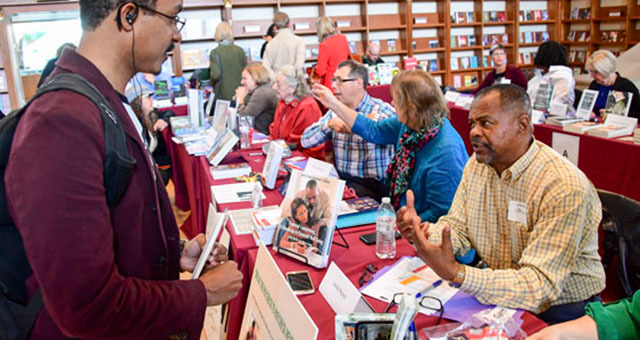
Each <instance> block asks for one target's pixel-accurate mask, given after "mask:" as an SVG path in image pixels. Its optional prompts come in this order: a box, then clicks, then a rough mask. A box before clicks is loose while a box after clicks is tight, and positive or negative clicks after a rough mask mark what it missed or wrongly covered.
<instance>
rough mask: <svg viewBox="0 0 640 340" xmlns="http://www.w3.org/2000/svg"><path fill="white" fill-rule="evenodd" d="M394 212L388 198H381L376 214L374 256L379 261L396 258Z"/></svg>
mask: <svg viewBox="0 0 640 340" xmlns="http://www.w3.org/2000/svg"><path fill="white" fill-rule="evenodd" d="M395 231H396V212H395V210H394V209H393V206H392V205H391V200H390V199H389V197H383V198H382V204H381V205H380V207H379V208H378V212H377V213H376V255H377V256H378V257H379V258H381V259H392V258H394V257H396V238H395Z"/></svg>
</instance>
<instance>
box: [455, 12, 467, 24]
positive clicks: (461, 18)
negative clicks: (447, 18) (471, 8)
mask: <svg viewBox="0 0 640 340" xmlns="http://www.w3.org/2000/svg"><path fill="white" fill-rule="evenodd" d="M466 20H467V14H466V13H465V12H457V15H456V23H457V24H464V23H466Z"/></svg>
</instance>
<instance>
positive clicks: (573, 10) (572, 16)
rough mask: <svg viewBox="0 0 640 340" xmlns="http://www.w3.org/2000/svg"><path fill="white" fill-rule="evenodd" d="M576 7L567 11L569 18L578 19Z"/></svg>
mask: <svg viewBox="0 0 640 340" xmlns="http://www.w3.org/2000/svg"><path fill="white" fill-rule="evenodd" d="M578 11H579V9H578V7H572V8H571V12H569V19H572V20H575V19H578V18H579V17H578Z"/></svg>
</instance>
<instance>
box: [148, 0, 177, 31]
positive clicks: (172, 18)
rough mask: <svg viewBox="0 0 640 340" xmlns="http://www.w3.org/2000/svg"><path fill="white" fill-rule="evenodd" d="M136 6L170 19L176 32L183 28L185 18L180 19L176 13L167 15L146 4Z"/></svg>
mask: <svg viewBox="0 0 640 340" xmlns="http://www.w3.org/2000/svg"><path fill="white" fill-rule="evenodd" d="M138 7H140V8H142V9H144V10H146V11H149V12H151V13H153V14H157V15H159V16H162V17H165V18H166V19H169V20H171V22H172V23H173V27H174V28H175V29H176V31H177V32H180V31H182V29H183V28H184V25H185V24H186V23H187V20H186V19H182V18H180V17H179V16H177V15H168V14H164V13H162V12H159V11H156V10H155V9H152V8H149V7H147V6H144V5H139V6H138Z"/></svg>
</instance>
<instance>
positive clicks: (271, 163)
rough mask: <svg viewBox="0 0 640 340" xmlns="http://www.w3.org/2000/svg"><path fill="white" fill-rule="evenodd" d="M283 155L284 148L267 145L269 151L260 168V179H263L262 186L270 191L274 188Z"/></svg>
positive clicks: (276, 144) (272, 144) (273, 144)
mask: <svg viewBox="0 0 640 340" xmlns="http://www.w3.org/2000/svg"><path fill="white" fill-rule="evenodd" d="M283 154H284V148H283V147H282V145H281V144H280V143H273V142H272V143H269V151H268V152H267V159H266V160H265V162H264V167H263V168H262V177H264V186H265V187H267V188H269V189H272V190H273V188H275V186H276V179H277V178H278V169H279V168H280V161H282V155H283Z"/></svg>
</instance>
